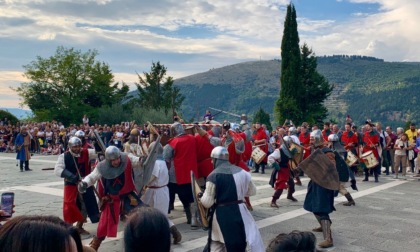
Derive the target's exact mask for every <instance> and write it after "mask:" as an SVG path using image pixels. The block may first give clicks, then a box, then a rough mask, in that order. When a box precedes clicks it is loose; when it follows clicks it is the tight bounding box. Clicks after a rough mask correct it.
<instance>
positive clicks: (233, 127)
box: [230, 123, 239, 132]
mask: <svg viewBox="0 0 420 252" xmlns="http://www.w3.org/2000/svg"><path fill="white" fill-rule="evenodd" d="M230 128H231V129H232V130H233V131H236V132H237V131H239V124H237V123H231V124H230Z"/></svg>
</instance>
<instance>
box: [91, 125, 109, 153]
mask: <svg viewBox="0 0 420 252" xmlns="http://www.w3.org/2000/svg"><path fill="white" fill-rule="evenodd" d="M93 135H94V136H95V138H96V141H95V144H94V146H95V150H96V152H102V153H103V154H105V150H106V148H105V144H104V142H103V141H102V138H101V136H100V135H99V132H98V131H97V130H94V131H93Z"/></svg>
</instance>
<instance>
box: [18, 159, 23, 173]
mask: <svg viewBox="0 0 420 252" xmlns="http://www.w3.org/2000/svg"><path fill="white" fill-rule="evenodd" d="M19 167H20V171H21V172H23V161H20V162H19Z"/></svg>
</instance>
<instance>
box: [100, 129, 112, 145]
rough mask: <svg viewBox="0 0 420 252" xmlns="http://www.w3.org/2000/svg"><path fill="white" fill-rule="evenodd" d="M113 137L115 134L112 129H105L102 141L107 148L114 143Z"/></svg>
mask: <svg viewBox="0 0 420 252" xmlns="http://www.w3.org/2000/svg"><path fill="white" fill-rule="evenodd" d="M112 135H113V133H112V131H111V127H109V126H106V127H104V131H103V132H102V140H103V141H104V144H105V147H108V146H109V145H110V142H111V141H112Z"/></svg>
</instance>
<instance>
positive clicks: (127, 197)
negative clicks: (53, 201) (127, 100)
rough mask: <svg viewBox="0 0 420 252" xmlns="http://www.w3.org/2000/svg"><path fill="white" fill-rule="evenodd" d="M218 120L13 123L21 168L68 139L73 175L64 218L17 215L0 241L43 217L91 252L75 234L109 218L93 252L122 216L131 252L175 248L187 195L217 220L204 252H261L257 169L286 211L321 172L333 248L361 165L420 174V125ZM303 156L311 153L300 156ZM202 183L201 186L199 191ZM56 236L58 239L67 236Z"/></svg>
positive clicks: (68, 170) (60, 167)
mask: <svg viewBox="0 0 420 252" xmlns="http://www.w3.org/2000/svg"><path fill="white" fill-rule="evenodd" d="M210 117H211V113H210V112H209V111H208V113H206V116H205V117H204V118H206V121H205V122H203V123H198V124H194V125H188V124H182V120H181V119H180V118H178V117H175V118H174V123H173V124H169V125H167V124H160V125H155V126H153V125H151V124H147V125H141V124H135V123H134V122H131V123H130V122H122V123H120V124H116V125H98V124H92V125H90V124H89V119H88V118H87V116H85V117H84V118H83V121H82V123H81V124H79V125H74V124H72V125H70V126H68V127H64V126H63V125H62V124H61V123H57V122H55V121H53V122H51V123H50V122H46V123H24V124H22V125H19V124H18V125H14V126H13V125H2V126H1V130H0V132H3V135H2V136H3V139H6V140H7V142H8V144H10V142H12V145H13V144H14V146H16V147H15V148H16V151H17V153H18V154H17V159H19V160H20V170H21V171H23V168H25V170H31V169H30V168H29V159H30V154H31V153H39V154H44V153H45V154H47V153H48V154H49V153H50V154H52V153H55V152H54V147H53V146H54V145H53V144H54V143H55V144H58V145H59V146H60V147H59V149H60V151H59V152H58V153H56V154H60V155H59V157H58V160H57V163H56V165H55V170H54V171H55V174H56V175H57V176H59V177H62V178H63V179H64V195H63V196H64V200H63V219H64V221H61V220H60V221H61V222H60V221H58V220H56V219H54V220H52V219H48V218H47V219H48V220H47V219H43V218H44V217H39V216H38V217H30V216H26V217H20V218H18V217H15V218H12V219H11V220H9V221H8V222H7V223H6V224H5V225H4V227H3V228H1V229H0V245H1V244H2V242H6V243H9V242H12V238H10V237H11V236H10V234H11V233H13V228H14V227H17V226H18V225H17V224H16V223H15V222H18V223H19V224H20V223H26V222H28V223H32V222H36V223H38V222H37V220H39V222H41V223H42V224H43V226H42V227H39V228H40V229H39V230H42V228H46V226H45V225H47V224H48V225H51V226H52V225H53V223H54V225H56V227H54V228H57V230H58V229H60V228H59V227H61V230H62V231H63V232H64V233H65V232H67V235H64V234H63V237H62V238H61V239H62V242H61V243H60V242H59V243H57V244H56V245H55V246H60V249H59V247H54V248H55V249H56V250H54V251H81V250H79V249H83V248H81V247H80V246H79V242H78V240H80V237H79V238H78V237H74V236H72V235H71V233H74V232H73V231H72V230H75V231H76V233H77V234H78V235H81V234H82V235H83V234H86V233H87V232H86V230H84V229H83V223H85V222H86V220H87V218H90V220H91V222H92V223H98V227H97V232H96V235H95V236H94V237H93V239H92V241H91V243H90V248H92V249H94V250H98V249H99V247H100V245H101V243H102V241H103V240H104V239H106V238H107V237H115V236H116V233H117V227H118V223H119V221H120V220H122V221H126V222H127V223H126V228H125V232H124V239H125V250H126V251H137V250H138V248H139V246H140V247H142V248H146V247H148V246H153V248H154V249H153V251H169V250H170V246H171V245H170V243H171V237H172V239H173V243H174V244H176V243H179V242H181V240H182V234H181V233H180V232H179V231H178V229H177V228H176V225H174V223H173V222H172V221H171V220H170V219H169V218H168V215H167V214H168V212H170V211H171V210H173V209H174V201H175V196H176V195H178V197H179V199H180V201H181V203H182V206H183V208H184V212H185V216H186V219H187V223H188V224H190V225H191V229H197V228H199V227H200V226H204V225H207V228H208V230H209V231H208V235H209V239H208V243H207V244H203V246H204V245H206V246H205V251H213V250H216V251H219V250H220V251H223V250H226V251H245V250H246V248H247V247H248V248H249V249H250V250H251V251H265V247H264V244H263V242H262V239H261V235H260V233H259V230H258V227H257V226H256V223H255V221H254V218H253V216H252V215H251V213H250V211H253V208H252V204H251V200H250V196H253V195H255V194H256V187H255V185H254V184H253V182H252V179H251V174H250V172H251V171H252V172H253V173H259V172H261V174H265V171H266V169H267V168H268V167H269V168H272V169H271V175H270V185H271V186H272V187H273V188H274V194H273V197H272V201H271V204H270V206H271V207H274V208H278V207H279V206H278V203H277V200H278V199H279V198H280V195H281V194H282V192H283V190H286V189H287V190H288V195H287V199H289V200H291V201H297V199H296V198H294V197H293V193H294V186H295V185H301V182H300V179H299V177H300V176H301V175H303V173H304V172H305V173H307V175H308V176H309V177H310V178H311V181H310V182H309V184H308V192H307V195H306V198H305V203H304V208H305V209H306V210H307V211H309V212H312V213H313V214H314V216H315V218H316V220H317V221H318V222H319V224H320V227H318V228H315V229H313V230H312V231H313V232H322V233H323V237H324V240H323V241H321V242H320V243H319V244H318V246H319V247H321V248H329V247H332V246H333V239H332V233H331V219H330V216H329V215H330V214H331V213H332V212H333V211H334V210H335V208H334V204H333V203H334V197H335V196H336V192H337V191H338V192H340V193H341V194H342V195H343V196H345V197H346V198H347V200H348V202H346V203H345V204H344V205H346V206H352V205H355V202H354V200H353V198H352V197H351V194H350V193H349V192H348V191H347V190H346V188H345V183H346V182H351V183H350V184H351V187H352V188H353V189H355V190H357V186H356V180H355V174H357V173H358V172H359V171H360V169H362V170H363V171H364V175H365V178H364V180H363V181H369V177H371V176H373V177H374V181H375V182H378V181H379V176H380V175H381V174H385V175H390V173H394V174H395V178H398V176H399V173H401V176H402V178H403V179H405V176H406V172H407V170H408V171H409V172H411V173H413V175H417V174H418V172H419V171H418V167H419V165H418V163H419V162H418V159H417V152H418V150H419V149H420V129H419V130H417V129H416V128H415V127H416V126H415V124H414V123H412V124H411V125H410V128H409V129H408V130H406V131H404V130H403V129H402V128H397V130H396V132H395V133H394V132H393V131H392V129H391V127H389V126H387V127H386V128H385V130H383V129H382V127H381V124H380V123H376V124H374V123H372V122H371V121H370V120H366V122H365V124H364V125H363V126H362V127H360V128H359V129H358V127H357V126H356V125H354V124H353V123H352V122H351V120H348V121H347V122H346V124H345V125H344V126H343V127H339V125H337V124H332V123H330V122H325V123H324V124H323V125H322V126H323V127H322V129H320V126H318V125H316V124H314V125H311V126H310V125H309V124H308V123H305V122H304V123H302V124H301V125H294V124H293V123H291V121H286V122H285V124H284V125H279V126H277V127H276V128H275V129H274V130H273V131H272V132H271V133H270V132H268V130H267V127H266V126H265V125H264V124H261V123H259V122H256V123H254V124H252V125H250V124H248V122H247V120H246V118H242V120H241V122H240V123H239V124H235V123H230V122H226V121H225V122H223V123H219V122H216V121H213V120H210V119H212V118H210ZM5 135H6V136H7V137H4V136H5ZM98 137H99V138H100V139H98ZM41 143H42V144H41ZM102 143H103V146H102ZM256 150H258V151H256ZM299 155H300V159H298V158H296V157H297V156H299ZM353 156H354V157H356V158H355V161H354V162H353V160H352V159H351V157H353ZM305 159H308V160H312V159H314V160H327V161H326V163H327V164H326V166H325V167H320V170H323V172H327V173H328V172H331V166H332V167H333V169H334V171H335V170H337V172H338V173H339V175H340V180H339V181H323V180H322V179H321V180H320V178H319V177H316V176H315V177H312V173H311V171H308V170H305V166H303V165H302V166H300V165H299V163H300V162H302V160H305ZM92 160H93V161H94V162H92ZM95 160H96V162H95ZM343 162H344V163H343ZM328 164H329V165H328ZM343 164H344V165H343ZM382 167H384V170H382V169H381V168H382ZM390 168H391V169H390ZM251 169H253V170H251ZM329 169H330V170H329ZM191 174H192V175H191ZM342 175H343V176H342ZM322 177H323V176H321V178H322ZM196 185H197V186H198V188H201V189H200V191H201V190H202V192H200V193H198V194H197V193H195V192H194V191H193V190H192V188H194V187H195V186H196ZM232 185H233V186H232ZM96 198H99V201H100V202H101V205H100V206H98V204H97V200H96ZM200 206H203V207H204V208H205V209H209V214H208V215H207V216H203V215H202V214H201V213H200ZM25 218H26V219H25ZM45 218H46V217H45ZM51 218H52V217H51ZM204 219H206V220H207V221H208V223H207V224H205V221H204ZM10 223H12V224H10ZM34 227H36V226H34ZM140 227H141V228H140ZM156 227H158V228H156ZM51 228H52V227H51ZM149 228H150V229H149ZM5 230H6V231H5ZM60 232H61V231H60ZM56 233H57V235H59V231H57V232H56ZM154 235H156V236H154ZM157 237H160V238H162V237H163V238H164V241H165V242H160V243H159V244H155V243H153V241H156V239H158V238H157ZM314 238H315V236H314V235H313V234H312V233H310V232H309V233H308V232H306V233H305V232H303V233H302V232H292V233H290V234H287V235H286V234H282V235H279V236H278V237H276V238H275V239H274V240H273V241H272V242H271V243H270V245H269V248H267V250H268V251H289V250H283V249H280V248H286V247H290V250H292V247H293V246H295V247H296V246H298V245H299V246H304V247H306V248H307V251H314V248H315V239H314ZM28 239H29V240H30V238H28ZM31 239H32V238H31ZM39 239H44V238H43V237H39ZM57 239H59V238H57ZM296 241H298V242H297V243H296ZM166 242H167V243H166ZM11 244H12V243H11ZM157 246H159V248H158V247H157ZM0 247H1V246H0ZM62 248H64V250H61V249H62ZM76 249H77V250H76ZM86 249H87V248H86ZM295 249H296V248H295ZM302 250H304V249H302ZM25 251H31V250H25ZM43 251H53V250H48V249H46V250H43Z"/></svg>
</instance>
